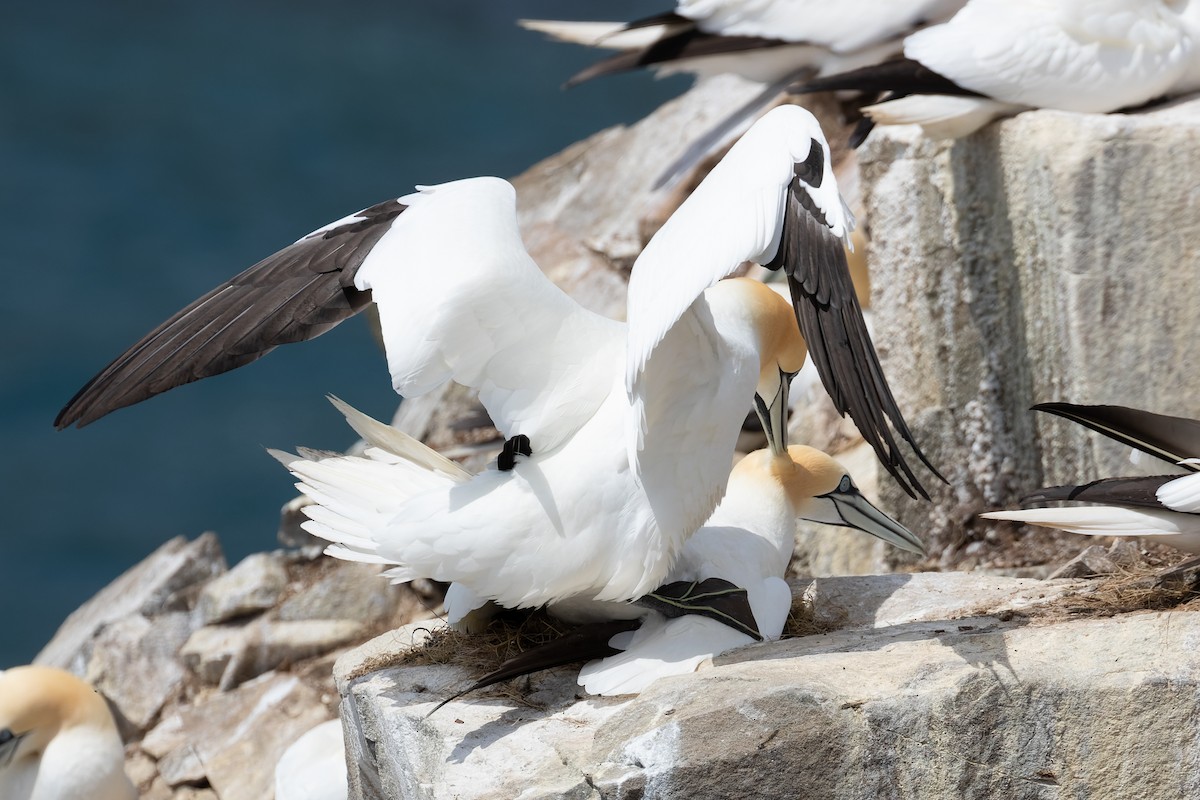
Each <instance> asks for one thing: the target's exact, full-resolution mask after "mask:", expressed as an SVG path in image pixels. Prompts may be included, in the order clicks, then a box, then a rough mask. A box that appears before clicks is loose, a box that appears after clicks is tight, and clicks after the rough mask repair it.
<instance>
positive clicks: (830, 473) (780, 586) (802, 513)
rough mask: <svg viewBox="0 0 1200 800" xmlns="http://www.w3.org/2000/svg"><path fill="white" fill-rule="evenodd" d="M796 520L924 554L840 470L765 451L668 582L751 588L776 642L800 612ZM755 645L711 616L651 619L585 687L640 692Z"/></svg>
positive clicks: (737, 473)
mask: <svg viewBox="0 0 1200 800" xmlns="http://www.w3.org/2000/svg"><path fill="white" fill-rule="evenodd" d="M797 520H806V521H809V522H821V523H825V524H828V525H841V526H845V527H849V528H855V529H857V530H860V531H865V532H866V533H869V534H871V535H872V536H877V537H879V538H880V539H882V540H883V541H885V542H887V543H888V544H890V545H893V546H895V547H899V548H900V549H902V550H907V551H909V552H913V553H924V546H923V545H922V543H921V540H920V539H919V538H917V536H916V535H915V534H913V533H912V532H911V531H909V530H908V529H907V528H905V527H904V526H903V525H901V524H900V523H899V522H896V521H895V520H893V519H892V518H891V517H889V516H888V515H887V514H884V513H883V512H882V511H880V510H879V509H877V508H876V507H875V506H874V505H872V504H871V503H870V501H868V500H867V499H866V497H864V496H863V495H862V493H861V492H859V491H858V488H857V487H855V485H854V481H853V480H851V478H850V475H849V474H848V473H847V472H846V469H845V468H844V467H842V466H841V465H840V464H839V463H838V462H837V461H835V460H834V459H833V458H832V457H830V456H828V455H826V454H825V453H823V452H821V451H820V450H816V449H814V448H811V447H803V446H799V445H793V446H792V447H789V448H788V449H787V451H786V452H784V453H776V452H773V451H771V450H770V449H767V450H758V451H756V452H754V453H751V454H749V455H747V456H746V457H745V458H744V459H742V460H741V461H739V462H738V463H737V465H736V466H735V467H734V468H733V472H732V473H731V474H730V476H729V488H728V489H727V491H726V493H725V498H724V499H723V500H722V501H721V504H720V505H719V506H717V510H716V511H715V512H713V515H712V517H711V518H710V519H709V520H708V522H707V523H706V524H705V525H704V527H702V528H701V529H700V530H698V531H697V532H696V533H695V535H694V536H692V538H691V539H689V540H688V542H687V544H686V545H685V546H684V548H683V552H682V553H681V555H680V557H679V561H677V562H676V564H675V567H674V568H673V569H672V570H671V573H670V575H669V576H668V580H669V581H671V582H675V581H704V580H706V579H709V578H721V579H723V580H726V581H728V582H730V583H732V584H733V585H735V586H739V587H743V588H745V589H746V591H747V594H748V595H749V602H750V608H751V610H752V612H753V614H754V620H755V623H756V625H757V628H758V633H759V634H760V636H761V637H762V638H764V639H777V638H779V635H780V634H781V633H782V631H783V627H784V624H785V623H786V621H787V616H788V612H789V611H790V609H791V605H792V593H791V589H790V588H789V587H788V585H787V583H786V582H785V581H784V580H783V576H784V574H785V573H786V572H787V567H788V563H789V562H790V561H791V557H792V549H793V547H794V545H795V534H796V521H797ZM753 641H754V639H753V638H752V637H751V636H749V635H747V634H746V633H744V632H742V631H740V630H737V629H736V628H734V627H731V626H729V625H725V624H722V623H720V622H718V621H716V620H715V619H711V618H709V617H703V616H697V615H686V616H678V617H673V618H667V617H665V616H663V615H662V614H660V613H656V612H650V613H648V614H646V616H645V617H644V618H643V621H642V624H641V627H639V628H638V629H637V630H634V631H629V632H625V633H620V634H618V635H617V636H615V637H613V640H612V642H611V645H612V646H613V647H614V648H616V649H619V650H621V651H622V652H620V653H618V654H615V655H612V656H609V657H607V658H603V659H600V660H598V661H593V662H591V663H589V664H587V665H586V666H585V667H584V668H583V669H582V671H581V672H580V674H579V684H580V685H581V686H583V687H584V688H585V689H586V690H587V691H588V692H590V693H592V694H602V695H609V694H630V693H634V692H640V691H641V690H642V689H644V688H646V687H647V686H649V685H650V683H651V682H653V681H654V680H656V679H657V678H661V677H664V676H667V675H679V674H684V673H688V672H692V671H694V670H695V669H696V667H697V666H698V665H699V664H700V663H702V662H704V661H705V660H707V659H709V658H711V657H712V656H715V655H718V654H720V653H723V652H725V651H726V650H730V649H732V648H734V647H741V646H742V645H746V644H750V643H751V642H753Z"/></svg>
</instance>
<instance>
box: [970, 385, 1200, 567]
mask: <svg viewBox="0 0 1200 800" xmlns="http://www.w3.org/2000/svg"><path fill="white" fill-rule="evenodd" d="M1034 409H1035V410H1038V411H1045V412H1047V413H1050V414H1055V415H1058V416H1061V417H1064V418H1066V419H1070V420H1073V421H1075V422H1078V423H1079V424H1081V425H1084V426H1086V427H1089V428H1091V429H1092V430H1095V431H1099V432H1100V433H1102V434H1104V435H1105V436H1108V437H1109V438H1111V439H1115V440H1116V441H1118V442H1122V443H1124V444H1128V445H1130V446H1131V447H1135V448H1137V449H1138V450H1141V451H1142V452H1145V453H1149V454H1150V455H1152V456H1155V457H1157V458H1161V459H1163V460H1164V461H1169V462H1171V463H1173V464H1178V465H1180V466H1182V467H1184V468H1185V469H1187V470H1189V471H1191V474H1189V475H1184V476H1182V477H1180V476H1179V475H1157V476H1152V477H1135V478H1104V479H1101V480H1097V481H1093V482H1091V483H1087V484H1082V485H1079V486H1051V487H1047V488H1045V489H1039V490H1038V491H1036V492H1033V493H1032V494H1029V495H1027V496H1025V497H1023V498H1021V504H1022V505H1025V504H1027V503H1041V502H1051V501H1071V502H1087V503H1102V504H1103V505H1088V506H1079V507H1069V508H1026V509H1022V510H1020V511H990V512H988V513H986V514H981V515H980V516H982V517H985V518H987V519H997V520H1008V521H1011V522H1024V523H1027V524H1030V525H1041V526H1044V527H1049V528H1060V529H1062V530H1065V531H1070V532H1071V533H1080V534H1086V535H1089V536H1152V537H1157V540H1158V541H1161V542H1163V543H1164V544H1169V545H1171V546H1172V547H1176V548H1178V549H1180V550H1183V551H1185V552H1188V553H1200V459H1198V458H1196V456H1197V455H1200V421H1197V420H1193V419H1186V418H1184V417H1169V416H1166V415H1164V414H1154V413H1151V412H1149V411H1142V410H1139V409H1136V408H1126V407H1124V406H1083V405H1075V404H1072V403H1043V404H1041V405H1036V406H1034Z"/></svg>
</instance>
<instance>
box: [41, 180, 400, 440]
mask: <svg viewBox="0 0 1200 800" xmlns="http://www.w3.org/2000/svg"><path fill="white" fill-rule="evenodd" d="M403 210H404V206H403V205H401V204H400V203H399V202H398V201H396V200H389V201H386V202H384V203H379V204H378V205H375V206H372V207H370V208H368V209H365V210H363V211H360V212H358V214H355V215H353V216H351V217H347V218H346V219H345V220H342V221H341V224H338V225H335V226H332V227H329V226H327V227H326V228H323V229H321V230H319V231H315V232H313V233H312V234H309V235H308V236H306V237H304V238H303V239H301V240H299V241H297V242H295V243H293V244H291V245H289V246H287V247H285V248H284V249H283V250H280V251H279V252H278V253H275V254H274V255H271V256H268V257H267V258H265V259H263V260H262V261H260V262H258V263H257V264H255V265H254V266H252V267H250V268H249V269H247V270H246V271H245V272H242V273H241V274H240V275H238V276H236V277H234V278H232V279H231V280H229V281H226V282H225V283H222V284H221V285H220V286H218V287H216V288H215V289H213V290H212V291H210V292H209V293H207V294H205V295H204V296H203V297H201V298H200V299H198V300H196V301H195V302H193V303H190V304H189V305H188V306H186V307H185V308H184V309H182V310H181V311H179V312H178V313H176V314H174V315H173V316H172V317H171V318H169V319H168V320H167V321H166V322H164V323H162V324H161V325H159V326H158V327H156V328H155V329H154V330H152V331H150V333H148V334H146V335H145V336H144V337H142V339H141V340H139V341H138V342H137V343H136V344H134V345H133V347H131V348H129V349H128V350H127V351H125V352H124V353H122V354H121V355H120V356H118V357H117V358H116V359H115V360H113V361H112V363H110V364H109V365H108V366H107V367H105V368H104V369H103V370H101V371H100V372H99V373H98V374H97V375H96V376H95V377H94V378H92V379H91V380H90V381H88V382H87V383H86V384H85V385H84V386H83V388H82V389H80V390H79V391H78V392H77V393H76V394H75V396H74V397H72V398H71V400H70V401H68V402H67V404H66V406H64V407H63V409H62V411H60V412H59V414H58V417H57V418H56V419H55V420H54V425H55V427H57V428H65V427H67V426H69V425H77V426H79V427H83V426H84V425H87V424H89V423H91V422H94V421H96V420H97V419H99V418H100V417H103V416H104V415H106V414H109V413H111V412H113V411H115V410H117V409H119V408H124V407H125V406H129V405H133V404H134V403H139V402H141V401H143V400H146V399H149V398H150V397H153V396H154V395H156V394H160V393H161V392H165V391H167V390H169V389H173V388H175V387H176V386H182V385H183V384H185V383H191V382H192V381H196V380H199V379H201V378H207V377H210V376H212V375H218V374H220V373H222V372H227V371H228V370H231V369H235V368H236V367H240V366H242V365H244V364H248V363H250V362H251V361H254V360H256V359H258V358H261V357H262V356H264V355H266V354H267V353H269V352H270V351H271V350H273V349H275V347H277V346H279V345H281V344H289V343H292V342H298V341H305V340H308V339H312V338H314V337H316V336H319V335H320V334H322V333H324V332H325V331H327V330H329V329H330V328H332V327H333V326H335V325H337V324H338V323H339V322H341V321H342V320H344V319H346V318H348V317H350V316H353V315H354V314H357V313H358V312H359V311H361V310H362V309H363V308H365V307H366V305H367V303H369V302H370V300H371V295H370V293H369V292H364V291H362V290H359V289H357V288H355V286H354V283H353V280H354V275H355V273H356V272H357V270H358V268H359V267H360V266H361V264H362V262H363V260H364V259H365V258H366V256H367V255H368V253H369V252H370V251H371V248H372V247H373V246H374V245H375V243H376V242H377V241H378V240H379V238H380V237H381V236H383V235H384V233H386V232H387V230H388V229H389V228H390V226H391V224H392V222H393V221H394V220H395V219H396V218H397V217H398V216H399V215H400V213H401V212H402V211H403ZM239 319H242V320H243V324H242V325H235V324H233V323H235V322H236V321H237V320H239Z"/></svg>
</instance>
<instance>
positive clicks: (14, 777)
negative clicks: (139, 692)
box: [0, 666, 137, 800]
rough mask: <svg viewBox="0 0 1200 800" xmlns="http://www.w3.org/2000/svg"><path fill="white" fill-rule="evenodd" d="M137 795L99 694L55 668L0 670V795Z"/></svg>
mask: <svg viewBox="0 0 1200 800" xmlns="http://www.w3.org/2000/svg"><path fill="white" fill-rule="evenodd" d="M135 797H137V791H136V790H135V789H134V787H133V784H132V783H131V782H130V780H129V778H128V776H126V775H125V750H124V747H123V745H122V744H121V737H120V735H119V734H118V733H117V726H116V724H115V723H114V722H113V718H112V714H111V713H110V712H109V710H108V705H107V704H106V703H105V702H104V698H103V697H101V696H100V695H99V694H98V693H97V692H96V690H95V689H93V688H92V687H91V686H89V685H88V684H86V683H84V682H83V681H81V680H79V679H78V678H76V677H75V676H74V675H72V674H71V673H69V672H65V671H63V670H60V669H54V668H52V667H37V666H30V667H14V668H12V669H9V670H6V671H4V672H0V798H3V799H4V800H80V798H87V800H133V798H135Z"/></svg>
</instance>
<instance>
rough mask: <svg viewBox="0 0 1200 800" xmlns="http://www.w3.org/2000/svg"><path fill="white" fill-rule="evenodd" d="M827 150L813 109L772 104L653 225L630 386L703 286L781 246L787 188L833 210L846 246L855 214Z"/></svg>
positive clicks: (638, 286) (637, 275) (632, 284)
mask: <svg viewBox="0 0 1200 800" xmlns="http://www.w3.org/2000/svg"><path fill="white" fill-rule="evenodd" d="M814 145H818V146H819V152H818V149H816V148H814ZM828 154H829V145H828V143H827V142H826V141H825V134H824V133H822V132H821V126H820V125H819V124H818V123H817V120H816V118H815V117H813V116H812V114H810V113H809V112H808V111H806V110H804V109H802V108H800V107H799V106H780V107H779V108H775V109H772V110H771V111H770V112H768V113H767V114H766V115H765V116H764V117H763V118H762V119H760V120H759V121H758V122H756V123H755V124H754V125H753V126H752V127H751V128H750V130H748V131H747V132H746V134H745V135H744V136H743V137H742V138H741V139H739V140H738V142H737V143H736V144H735V145H734V146H733V147H732V148H731V149H730V151H729V153H728V154H726V156H725V157H724V158H723V159H721V161H720V163H718V164H717V165H716V166H715V167H714V168H713V170H712V172H710V173H709V174H708V176H707V177H706V178H705V179H704V180H703V182H701V184H700V185H699V186H698V187H696V190H695V191H694V192H692V194H691V196H689V197H688V199H687V200H685V201H684V202H683V203H682V204H681V205H680V206H679V208H678V209H677V210H676V211H675V213H674V214H672V215H671V217H670V218H669V219H668V220H667V221H666V223H665V224H664V225H663V226H662V227H661V228H660V229H659V230H658V232H657V233H655V234H654V236H653V238H651V239H650V241H649V243H647V245H646V248H645V249H644V250H643V251H642V253H641V255H640V256H638V258H637V261H635V262H634V265H633V272H632V274H631V276H630V279H629V301H628V306H627V308H628V313H627V321H628V324H629V331H628V336H629V349H628V356H627V358H628V361H627V363H626V370H627V372H626V381H627V383H626V386H627V388H628V389H629V390H631V391H632V390H633V387H634V384H635V383H636V381H637V380H638V378H639V376H640V375H641V373H642V372H643V370H644V369H645V366H646V362H647V361H648V360H649V358H650V355H651V353H652V352H653V351H654V348H655V347H657V346H658V343H659V342H660V341H662V338H663V336H664V335H665V334H666V332H667V330H668V329H670V327H671V326H672V325H674V324H675V321H676V320H678V319H679V317H680V315H682V314H683V312H684V310H685V309H687V308H688V306H690V305H691V304H692V302H693V301H694V300H695V299H696V298H697V297H699V296H700V293H701V292H703V291H704V290H705V289H707V288H708V287H709V286H712V285H713V284H714V283H716V282H717V281H719V280H720V279H721V278H724V277H726V276H728V275H731V274H732V273H733V272H734V271H735V270H736V269H737V268H738V267H739V266H741V265H742V264H743V263H745V262H746V261H755V262H758V263H760V264H761V263H766V262H768V261H770V260H771V259H772V258H773V257H774V256H775V253H776V251H777V250H778V249H779V242H780V237H781V236H782V233H783V223H784V215H785V210H786V208H787V198H788V194H789V191H794V192H796V193H797V194H801V195H803V196H804V198H805V200H804V201H802V202H806V203H808V204H811V206H812V207H813V208H814V209H815V211H814V213H819V214H820V215H821V216H822V217H824V219H825V220H826V226H825V227H826V229H827V230H828V233H829V236H830V237H831V238H830V241H831V242H833V243H834V244H836V246H837V247H839V248H840V247H841V246H842V243H841V241H840V240H841V239H842V238H843V237H846V236H848V234H849V232H850V230H851V229H852V228H853V224H854V220H853V217H852V216H851V215H850V212H849V211H848V210H847V209H846V206H845V203H844V202H843V201H842V198H841V195H839V194H838V190H837V182H836V180H835V179H834V177H833V165H832V163H831V162H830V160H829V155H828ZM810 156H811V157H812V158H811V159H810ZM798 172H801V173H802V175H801V176H800V177H798V175H797V173H798Z"/></svg>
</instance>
